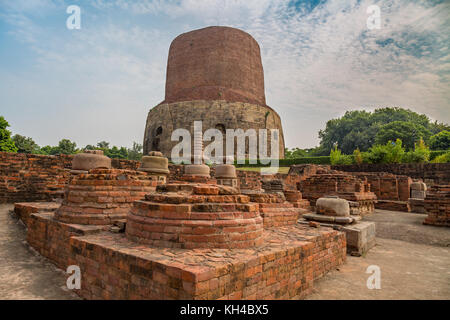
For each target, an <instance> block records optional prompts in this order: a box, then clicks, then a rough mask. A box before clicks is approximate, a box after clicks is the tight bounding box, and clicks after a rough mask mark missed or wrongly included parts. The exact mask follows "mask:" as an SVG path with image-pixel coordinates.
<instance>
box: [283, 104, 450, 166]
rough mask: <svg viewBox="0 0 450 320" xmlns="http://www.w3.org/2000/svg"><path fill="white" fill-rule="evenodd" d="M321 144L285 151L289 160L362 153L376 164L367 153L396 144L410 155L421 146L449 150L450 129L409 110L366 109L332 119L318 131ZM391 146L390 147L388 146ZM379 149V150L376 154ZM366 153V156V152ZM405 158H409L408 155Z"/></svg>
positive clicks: (446, 125) (384, 149)
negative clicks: (338, 152) (370, 110)
mask: <svg viewBox="0 0 450 320" xmlns="http://www.w3.org/2000/svg"><path fill="white" fill-rule="evenodd" d="M319 138H320V144H319V146H317V147H315V148H309V149H300V148H294V149H291V150H289V149H286V152H285V157H286V158H291V159H294V158H302V157H313V156H328V155H331V152H332V151H334V154H336V152H337V150H339V151H340V152H341V154H343V155H353V154H354V153H355V152H356V153H357V152H360V153H363V154H362V155H361V157H362V156H365V157H366V158H364V161H377V160H376V159H374V157H375V156H373V157H372V160H369V159H370V158H368V154H374V152H375V153H376V152H378V151H379V150H383V151H379V152H378V153H383V152H385V151H386V148H389V145H397V146H398V143H397V144H396V142H397V140H400V141H401V148H402V149H403V150H404V152H405V153H408V152H410V153H409V155H411V154H412V153H413V152H414V150H415V149H416V145H417V144H418V143H421V144H423V145H424V146H426V147H428V148H429V149H430V150H449V149H450V126H449V125H448V124H445V123H439V122H437V121H435V122H432V121H431V120H430V118H428V117H427V116H426V115H424V114H418V113H416V112H414V111H411V110H409V109H402V108H379V109H375V110H374V111H373V112H369V111H364V110H354V111H347V112H346V113H345V114H344V116H342V117H340V118H336V119H331V120H329V121H328V122H327V123H326V126H325V129H323V130H320V131H319ZM386 145H388V147H386ZM376 150H378V151H376ZM364 152H365V153H364ZM405 157H406V156H405ZM405 160H406V158H405Z"/></svg>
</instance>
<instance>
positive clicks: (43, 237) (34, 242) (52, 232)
mask: <svg viewBox="0 0 450 320" xmlns="http://www.w3.org/2000/svg"><path fill="white" fill-rule="evenodd" d="M53 215H54V214H53V213H52V212H38V213H32V214H31V215H30V217H29V219H28V225H27V227H28V230H27V242H28V244H29V245H30V246H32V247H33V248H34V249H35V250H36V251H37V252H39V253H40V254H41V255H43V256H44V257H46V258H47V259H50V260H51V261H52V262H53V263H55V264H56V266H58V267H59V268H61V269H63V270H66V268H67V267H68V266H69V265H70V263H69V256H70V253H71V249H70V238H71V237H72V236H75V235H79V236H80V235H87V234H92V233H97V232H99V231H102V230H104V229H105V228H106V227H105V226H83V225H76V224H66V223H61V222H59V221H57V220H54V219H53Z"/></svg>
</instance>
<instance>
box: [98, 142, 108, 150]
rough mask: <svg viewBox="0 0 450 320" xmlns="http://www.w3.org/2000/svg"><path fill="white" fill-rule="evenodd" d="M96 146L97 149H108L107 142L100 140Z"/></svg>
mask: <svg viewBox="0 0 450 320" xmlns="http://www.w3.org/2000/svg"><path fill="white" fill-rule="evenodd" d="M97 147H98V148H99V149H109V142H106V141H100V142H98V143H97Z"/></svg>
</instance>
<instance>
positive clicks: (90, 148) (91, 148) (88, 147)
mask: <svg viewBox="0 0 450 320" xmlns="http://www.w3.org/2000/svg"><path fill="white" fill-rule="evenodd" d="M96 149H98V148H97V147H96V146H93V145H92V144H88V145H87V146H86V147H84V148H83V150H96Z"/></svg>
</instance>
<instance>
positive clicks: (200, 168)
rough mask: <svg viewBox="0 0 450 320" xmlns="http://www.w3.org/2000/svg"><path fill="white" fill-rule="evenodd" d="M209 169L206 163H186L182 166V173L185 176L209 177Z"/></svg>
mask: <svg viewBox="0 0 450 320" xmlns="http://www.w3.org/2000/svg"><path fill="white" fill-rule="evenodd" d="M209 172H210V169H209V167H208V166H207V165H206V164H188V165H186V166H184V174H185V175H187V176H197V177H208V178H209V177H210V175H209Z"/></svg>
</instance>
